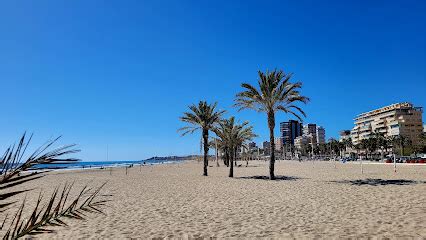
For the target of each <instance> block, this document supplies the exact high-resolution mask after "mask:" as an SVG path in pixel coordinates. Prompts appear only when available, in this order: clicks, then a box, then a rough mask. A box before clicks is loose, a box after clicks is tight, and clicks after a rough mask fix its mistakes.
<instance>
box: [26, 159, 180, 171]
mask: <svg viewBox="0 0 426 240" xmlns="http://www.w3.org/2000/svg"><path fill="white" fill-rule="evenodd" d="M179 162H182V160H141V161H99V162H84V161H78V162H71V163H67V164H39V165H36V166H34V167H33V169H34V170H36V169H86V168H108V167H125V166H131V165H140V164H142V165H157V164H170V163H179Z"/></svg>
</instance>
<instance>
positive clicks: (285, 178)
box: [236, 175, 302, 181]
mask: <svg viewBox="0 0 426 240" xmlns="http://www.w3.org/2000/svg"><path fill="white" fill-rule="evenodd" d="M236 178H238V179H258V180H270V179H269V176H260V175H259V176H246V177H236ZM298 179H302V178H300V177H293V176H275V179H274V180H272V181H295V180H298Z"/></svg>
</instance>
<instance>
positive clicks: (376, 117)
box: [351, 102, 423, 145]
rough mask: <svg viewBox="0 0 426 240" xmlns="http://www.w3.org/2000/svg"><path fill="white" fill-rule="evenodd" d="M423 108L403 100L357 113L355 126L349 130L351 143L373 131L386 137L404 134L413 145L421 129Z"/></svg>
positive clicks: (368, 135) (417, 139)
mask: <svg viewBox="0 0 426 240" xmlns="http://www.w3.org/2000/svg"><path fill="white" fill-rule="evenodd" d="M422 113H423V109H422V108H421V107H414V106H413V104H411V103H408V102H404V103H396V104H392V105H389V106H386V107H382V108H379V109H375V110H372V111H369V112H366V113H362V114H359V115H358V116H357V117H356V118H355V119H354V120H355V122H354V124H355V127H354V128H353V129H352V131H351V138H352V142H353V144H359V143H360V142H361V140H362V139H367V138H369V137H370V136H371V134H373V133H375V132H379V133H382V134H383V135H384V136H386V137H391V136H398V135H401V136H404V137H406V138H408V139H410V140H411V142H412V143H413V145H416V144H417V143H418V142H419V136H420V134H421V133H422V131H423V126H422V124H423V121H422Z"/></svg>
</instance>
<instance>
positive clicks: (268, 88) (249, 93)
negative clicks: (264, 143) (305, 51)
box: [235, 70, 309, 180]
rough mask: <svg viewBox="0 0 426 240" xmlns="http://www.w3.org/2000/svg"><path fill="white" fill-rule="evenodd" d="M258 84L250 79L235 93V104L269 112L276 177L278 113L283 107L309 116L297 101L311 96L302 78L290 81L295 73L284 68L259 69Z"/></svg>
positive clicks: (240, 108) (242, 107)
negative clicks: (276, 117)
mask: <svg viewBox="0 0 426 240" xmlns="http://www.w3.org/2000/svg"><path fill="white" fill-rule="evenodd" d="M258 75H259V80H258V88H256V87H255V86H253V85H250V84H248V83H243V84H241V86H242V87H243V88H244V90H243V91H242V92H240V93H238V94H237V95H236V99H235V102H236V103H235V106H237V107H238V108H239V110H242V109H253V110H256V111H258V112H264V113H266V114H267V119H268V127H269V138H270V143H271V156H270V162H269V178H270V179H271V180H272V179H275V174H274V165H275V143H274V129H275V114H276V112H278V111H282V112H284V113H287V114H291V115H293V116H294V117H296V118H297V119H299V120H300V121H302V118H301V115H302V116H305V117H306V114H305V112H304V111H303V110H302V109H301V108H300V107H299V106H297V105H296V104H297V103H305V104H306V103H307V102H308V101H309V98H307V97H305V96H302V95H301V94H300V89H301V88H302V83H301V82H296V83H292V82H290V79H291V77H292V76H293V74H291V73H290V74H286V73H284V72H283V71H282V70H274V71H272V72H269V71H266V72H265V73H263V72H261V71H258Z"/></svg>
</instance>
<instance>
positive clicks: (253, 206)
mask: <svg viewBox="0 0 426 240" xmlns="http://www.w3.org/2000/svg"><path fill="white" fill-rule="evenodd" d="M239 164H240V163H239ZM210 165H211V166H212V167H209V168H208V170H209V176H208V177H203V176H201V173H202V163H201V162H200V163H197V162H196V161H191V162H185V163H181V164H166V165H158V166H143V167H139V166H135V167H133V168H130V169H128V175H126V170H125V169H124V168H115V169H113V171H112V174H111V175H110V171H109V169H103V170H100V169H98V170H84V171H61V172H53V173H49V174H48V175H47V176H46V177H44V178H41V179H39V180H36V181H34V182H32V183H28V184H27V185H26V186H25V187H27V188H32V187H35V188H36V189H35V190H33V191H31V192H29V193H28V194H27V201H28V200H29V201H31V199H33V200H34V199H35V198H36V197H37V196H38V193H39V192H40V189H42V190H43V191H44V192H45V193H46V194H51V192H52V190H53V188H54V187H55V186H57V185H58V184H63V183H65V182H72V181H75V189H74V190H75V191H78V190H80V189H81V187H83V186H84V185H86V184H88V185H89V186H98V185H100V184H102V183H103V182H105V181H108V183H107V185H106V186H105V188H104V190H103V193H106V194H112V197H111V198H110V199H111V202H109V203H108V204H107V206H106V207H104V208H103V210H104V213H105V215H102V214H88V215H87V220H85V221H79V220H73V219H70V220H69V219H65V220H66V222H67V223H68V226H65V227H58V228H54V229H57V230H58V231H57V232H56V233H52V234H43V235H38V237H40V238H60V239H77V238H109V239H123V238H141V239H146V238H183V239H188V238H189V239H192V238H210V237H213V238H244V239H246V238H276V239H282V238H283V239H287V238H327V239H328V238H335V239H336V238H368V237H372V238H398V239H400V238H407V239H425V238H426V166H410V165H400V166H398V170H397V173H394V171H393V165H392V164H387V165H386V164H380V165H378V164H374V165H373V164H371V165H367V164H365V165H364V173H363V174H361V170H360V165H359V164H358V163H346V164H342V163H337V164H336V167H335V166H334V163H332V162H314V163H313V162H302V163H299V162H296V161H277V163H276V170H275V172H276V175H280V176H285V177H286V178H285V179H284V180H276V181H269V180H263V179H253V178H252V177H253V176H262V175H263V176H267V173H268V163H267V162H263V161H262V162H258V161H252V162H250V163H249V166H248V167H245V162H243V163H242V165H243V166H242V167H236V168H235V169H234V170H235V173H234V174H235V177H234V178H233V179H232V178H229V177H228V171H229V169H228V168H226V167H224V166H223V164H221V166H220V167H216V163H213V162H212V163H210ZM389 180H404V181H389ZM21 199H23V196H22V195H21ZM17 205H18V204H17ZM9 212H10V213H12V212H13V211H9Z"/></svg>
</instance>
